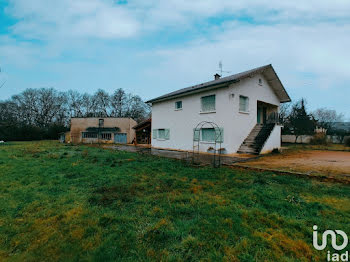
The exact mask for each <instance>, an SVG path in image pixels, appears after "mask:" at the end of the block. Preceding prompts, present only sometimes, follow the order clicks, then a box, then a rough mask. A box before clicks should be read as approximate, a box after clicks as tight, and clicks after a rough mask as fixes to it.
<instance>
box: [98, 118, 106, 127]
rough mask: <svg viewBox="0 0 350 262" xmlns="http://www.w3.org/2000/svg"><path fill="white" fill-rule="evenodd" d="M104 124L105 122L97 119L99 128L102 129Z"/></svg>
mask: <svg viewBox="0 0 350 262" xmlns="http://www.w3.org/2000/svg"><path fill="white" fill-rule="evenodd" d="M104 122H105V121H104V119H99V120H98V126H99V127H103V126H104Z"/></svg>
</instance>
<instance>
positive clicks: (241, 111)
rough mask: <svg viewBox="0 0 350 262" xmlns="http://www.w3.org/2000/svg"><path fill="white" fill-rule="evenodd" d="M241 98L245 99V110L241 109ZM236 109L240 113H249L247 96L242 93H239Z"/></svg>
mask: <svg viewBox="0 0 350 262" xmlns="http://www.w3.org/2000/svg"><path fill="white" fill-rule="evenodd" d="M241 98H246V101H247V104H246V106H245V107H246V108H245V109H246V110H242V109H241ZM238 110H239V112H240V113H244V114H249V97H248V96H243V95H240V96H239V101H238Z"/></svg>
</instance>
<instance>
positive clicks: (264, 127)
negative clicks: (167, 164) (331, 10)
mask: <svg viewBox="0 0 350 262" xmlns="http://www.w3.org/2000/svg"><path fill="white" fill-rule="evenodd" d="M289 101H290V98H289V96H288V94H287V92H286V91H285V89H284V87H283V85H282V83H281V81H280V80H279V78H278V76H277V74H276V72H275V70H274V69H273V67H272V66H271V65H267V66H263V67H259V68H255V69H253V70H249V71H246V72H243V73H239V74H236V75H232V76H229V77H224V78H220V77H219V76H218V75H216V76H215V80H214V81H210V82H207V83H203V84H200V85H196V86H192V87H188V88H184V89H181V90H178V91H175V92H172V93H170V94H167V95H164V96H161V97H158V98H155V99H152V100H150V101H148V102H149V103H152V147H154V148H163V149H176V150H185V151H192V150H199V151H200V152H211V151H212V150H213V149H214V150H215V149H216V150H221V152H222V153H226V154H232V153H237V152H240V153H266V152H269V151H272V150H273V149H275V148H276V149H279V148H280V147H281V125H279V123H278V113H279V107H280V104H281V103H283V102H289ZM218 145H219V148H218Z"/></svg>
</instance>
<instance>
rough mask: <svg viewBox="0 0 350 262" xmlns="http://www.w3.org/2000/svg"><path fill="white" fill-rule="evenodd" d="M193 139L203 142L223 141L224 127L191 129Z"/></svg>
mask: <svg viewBox="0 0 350 262" xmlns="http://www.w3.org/2000/svg"><path fill="white" fill-rule="evenodd" d="M193 139H194V141H198V140H200V141H203V142H216V143H223V142H224V129H223V128H201V129H198V130H196V129H194V130H193Z"/></svg>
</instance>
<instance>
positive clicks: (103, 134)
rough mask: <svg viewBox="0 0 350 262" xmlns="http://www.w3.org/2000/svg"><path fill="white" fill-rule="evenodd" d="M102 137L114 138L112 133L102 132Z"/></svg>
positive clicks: (106, 138) (105, 138)
mask: <svg viewBox="0 0 350 262" xmlns="http://www.w3.org/2000/svg"><path fill="white" fill-rule="evenodd" d="M101 139H103V140H112V133H102V134H101Z"/></svg>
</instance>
